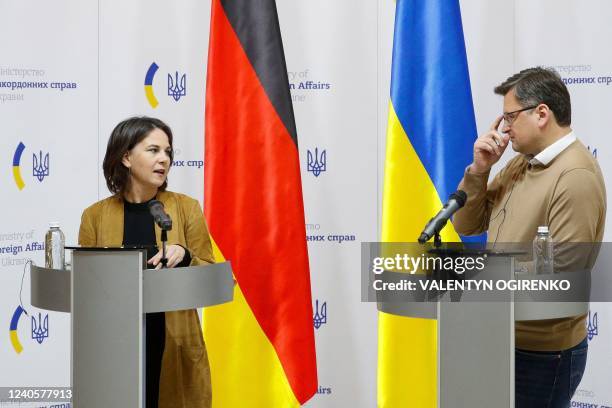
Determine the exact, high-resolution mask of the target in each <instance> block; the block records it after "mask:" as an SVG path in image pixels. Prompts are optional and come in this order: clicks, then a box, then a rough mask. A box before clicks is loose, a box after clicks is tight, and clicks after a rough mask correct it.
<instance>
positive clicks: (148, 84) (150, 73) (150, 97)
mask: <svg viewBox="0 0 612 408" xmlns="http://www.w3.org/2000/svg"><path fill="white" fill-rule="evenodd" d="M158 70H159V65H157V64H156V63H155V62H153V63H152V64H151V65H150V66H149V69H148V70H147V73H146V75H145V83H144V90H145V97H146V98H147V101H148V102H149V105H151V107H152V108H153V109H155V108H157V106H158V105H159V101H158V99H157V97H156V96H155V91H154V89H153V80H154V79H155V74H157V71H158ZM167 79H168V88H167V91H168V96H169V97H171V98H172V99H173V100H174V101H175V102H178V101H179V100H180V99H181V98H182V97H183V96H185V95H187V74H182V75H181V74H180V73H179V72H178V71H174V73H168V76H167Z"/></svg>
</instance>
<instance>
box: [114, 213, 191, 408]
mask: <svg viewBox="0 0 612 408" xmlns="http://www.w3.org/2000/svg"><path fill="white" fill-rule="evenodd" d="M123 209H124V218H123V245H124V246H145V247H149V248H147V260H148V259H149V258H151V257H152V256H154V255H155V254H156V253H157V251H158V249H157V245H156V241H155V222H154V220H153V216H152V215H151V213H150V212H149V207H148V202H146V203H130V202H127V201H124V206H123ZM190 263H191V254H190V253H189V251H188V250H187V249H185V257H184V258H183V260H182V261H181V262H180V263H179V264H178V265H177V266H189V264H190ZM148 266H149V268H154V267H153V266H152V265H148ZM165 342H166V319H165V314H164V313H163V312H161V313H147V317H146V381H145V384H146V406H147V408H157V406H158V401H159V378H160V374H161V363H162V356H163V354H164V346H165Z"/></svg>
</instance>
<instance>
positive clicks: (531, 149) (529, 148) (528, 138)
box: [501, 89, 539, 155]
mask: <svg viewBox="0 0 612 408" xmlns="http://www.w3.org/2000/svg"><path fill="white" fill-rule="evenodd" d="M526 107H527V106H521V105H520V104H519V102H518V101H517V100H516V96H515V95H514V90H513V89H512V90H510V92H508V93H507V94H506V95H504V112H516V111H519V110H521V109H524V108H526ZM501 130H502V132H504V133H507V134H508V136H510V141H511V142H512V149H513V150H514V151H515V152H519V153H522V154H532V155H535V154H537V153H539V149H538V147H537V142H538V134H539V127H538V115H537V112H536V111H535V110H533V109H529V110H525V111H522V112H516V113H513V114H511V115H510V123H508V122H507V121H506V120H504V121H503V122H502V129H501Z"/></svg>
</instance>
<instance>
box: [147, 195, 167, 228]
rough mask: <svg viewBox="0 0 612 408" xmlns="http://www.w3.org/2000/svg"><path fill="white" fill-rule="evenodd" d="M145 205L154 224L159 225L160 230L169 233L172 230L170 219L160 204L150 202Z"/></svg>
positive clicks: (159, 202) (153, 201)
mask: <svg viewBox="0 0 612 408" xmlns="http://www.w3.org/2000/svg"><path fill="white" fill-rule="evenodd" d="M147 205H148V207H149V211H150V212H151V215H152V216H153V219H154V220H155V223H156V224H157V225H159V227H160V228H161V229H163V230H166V231H170V230H171V229H172V219H170V217H169V216H168V215H167V214H166V213H165V211H164V205H163V204H162V202H161V201H158V200H151V201H149V203H148V204H147Z"/></svg>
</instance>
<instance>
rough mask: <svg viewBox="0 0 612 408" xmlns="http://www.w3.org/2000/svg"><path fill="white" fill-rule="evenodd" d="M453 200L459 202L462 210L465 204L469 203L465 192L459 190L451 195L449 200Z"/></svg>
mask: <svg viewBox="0 0 612 408" xmlns="http://www.w3.org/2000/svg"><path fill="white" fill-rule="evenodd" d="M453 198H454V199H455V201H457V204H459V208H461V207H463V206H464V205H465V202H466V201H467V194H466V193H465V191H463V190H457V191H455V192H454V193H453V194H451V195H450V197H449V200H452V199H453Z"/></svg>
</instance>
